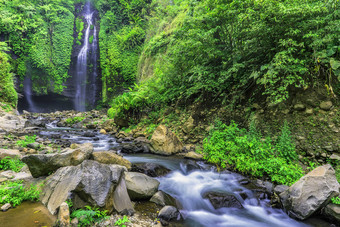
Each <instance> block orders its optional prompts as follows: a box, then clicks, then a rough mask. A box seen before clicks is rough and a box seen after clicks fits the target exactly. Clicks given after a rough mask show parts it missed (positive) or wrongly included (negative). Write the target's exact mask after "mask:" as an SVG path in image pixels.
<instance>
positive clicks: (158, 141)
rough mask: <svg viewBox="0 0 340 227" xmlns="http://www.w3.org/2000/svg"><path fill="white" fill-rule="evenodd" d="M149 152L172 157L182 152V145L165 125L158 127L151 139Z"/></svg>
mask: <svg viewBox="0 0 340 227" xmlns="http://www.w3.org/2000/svg"><path fill="white" fill-rule="evenodd" d="M151 146H152V149H151V152H153V153H156V154H161V155H172V154H176V153H179V152H181V151H182V149H183V144H182V142H181V141H180V140H179V139H178V138H177V136H176V135H175V134H174V133H173V132H171V130H170V129H169V128H167V127H166V126H165V125H159V126H158V127H157V128H156V130H155V132H154V133H153V135H152V137H151Z"/></svg>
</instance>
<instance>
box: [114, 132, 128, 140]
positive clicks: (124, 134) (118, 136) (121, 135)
mask: <svg viewBox="0 0 340 227" xmlns="http://www.w3.org/2000/svg"><path fill="white" fill-rule="evenodd" d="M126 137H129V134H127V133H126V132H124V131H120V132H119V133H118V134H117V135H116V138H117V139H123V138H126Z"/></svg>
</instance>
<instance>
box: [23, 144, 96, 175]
mask: <svg viewBox="0 0 340 227" xmlns="http://www.w3.org/2000/svg"><path fill="white" fill-rule="evenodd" d="M74 148H75V149H71V148H67V149H65V150H63V151H62V152H61V153H57V154H34V155H27V156H24V157H23V158H22V161H23V162H24V163H26V164H27V165H28V168H29V170H30V171H31V174H32V176H33V177H40V176H47V175H49V174H50V173H52V172H54V171H56V170H57V169H59V168H60V167H65V166H76V165H79V164H80V163H82V162H83V161H84V160H86V159H89V158H90V156H91V154H92V152H93V146H92V144H90V143H85V144H81V145H77V146H75V147H74Z"/></svg>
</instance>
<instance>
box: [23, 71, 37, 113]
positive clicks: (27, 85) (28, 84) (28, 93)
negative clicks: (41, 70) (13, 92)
mask: <svg viewBox="0 0 340 227" xmlns="http://www.w3.org/2000/svg"><path fill="white" fill-rule="evenodd" d="M24 96H25V99H26V102H27V104H28V109H27V110H28V111H30V112H38V109H37V107H36V105H35V103H34V101H33V99H32V81H31V78H30V77H28V76H26V77H25V79H24Z"/></svg>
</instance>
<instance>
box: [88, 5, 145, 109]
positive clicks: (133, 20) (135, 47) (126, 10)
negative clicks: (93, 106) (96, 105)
mask: <svg viewBox="0 0 340 227" xmlns="http://www.w3.org/2000/svg"><path fill="white" fill-rule="evenodd" d="M150 2H151V1H149V0H116V1H111V2H108V1H105V0H96V1H95V5H96V7H97V9H98V10H99V13H100V17H101V20H100V32H99V48H100V65H101V71H102V82H103V88H102V95H103V102H104V103H105V102H107V101H108V98H111V97H113V96H114V95H116V94H117V91H118V92H119V91H122V90H124V89H126V88H128V87H130V86H132V85H133V84H134V82H135V80H136V75H137V65H138V58H139V55H140V53H141V50H142V45H143V43H144V39H145V27H146V21H145V17H146V15H147V11H148V9H149V7H150V5H149V3H150Z"/></svg>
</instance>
